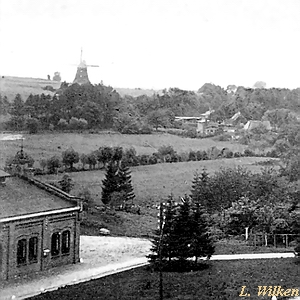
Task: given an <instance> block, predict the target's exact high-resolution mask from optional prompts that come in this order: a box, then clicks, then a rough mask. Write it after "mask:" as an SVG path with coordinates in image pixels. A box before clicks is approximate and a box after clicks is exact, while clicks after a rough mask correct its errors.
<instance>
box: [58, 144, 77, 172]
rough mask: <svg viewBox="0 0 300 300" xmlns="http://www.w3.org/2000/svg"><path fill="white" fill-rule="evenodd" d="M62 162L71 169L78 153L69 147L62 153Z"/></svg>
mask: <svg viewBox="0 0 300 300" xmlns="http://www.w3.org/2000/svg"><path fill="white" fill-rule="evenodd" d="M62 162H63V164H64V165H66V166H69V167H70V169H71V170H72V169H73V165H74V164H76V163H78V162H79V154H78V152H76V151H75V150H74V149H73V148H69V149H67V150H66V151H64V152H63V153H62Z"/></svg>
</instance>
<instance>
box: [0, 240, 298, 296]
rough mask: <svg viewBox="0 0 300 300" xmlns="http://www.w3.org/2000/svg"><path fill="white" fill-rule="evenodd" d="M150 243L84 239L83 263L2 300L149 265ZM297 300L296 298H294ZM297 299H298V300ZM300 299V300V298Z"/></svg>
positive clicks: (8, 290)
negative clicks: (147, 256) (147, 257)
mask: <svg viewBox="0 0 300 300" xmlns="http://www.w3.org/2000/svg"><path fill="white" fill-rule="evenodd" d="M150 247H151V243H150V241H149V240H145V239H137V238H122V237H87V236H82V237H81V253H80V254H81V262H80V263H78V264H75V265H69V266H62V267H59V268H54V269H51V270H49V271H45V272H40V273H38V274H33V275H32V276H30V277H27V278H22V279H15V280H12V281H10V282H9V283H4V284H2V283H1V284H0V300H10V299H26V298H28V297H32V296H35V295H38V294H40V293H44V292H48V291H53V290H56V289H58V288H60V287H63V286H66V285H74V284H78V283H81V282H85V281H89V280H92V279H98V278H101V277H105V276H108V275H112V274H116V273H119V272H123V271H126V270H130V269H133V268H138V267H141V266H144V265H147V264H148V262H147V259H146V257H145V256H146V255H147V254H148V253H150ZM288 257H294V254H293V253H258V254H232V255H213V256H212V257H211V258H210V260H235V259H266V258H288ZM294 299H295V298H294ZM296 299H297V298H296ZM298 299H300V298H298Z"/></svg>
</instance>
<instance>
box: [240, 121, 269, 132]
mask: <svg viewBox="0 0 300 300" xmlns="http://www.w3.org/2000/svg"><path fill="white" fill-rule="evenodd" d="M260 126H264V127H265V128H266V129H268V130H270V129H271V123H270V121H256V120H250V121H248V122H247V123H246V124H245V125H244V129H245V130H252V129H254V128H257V127H260Z"/></svg>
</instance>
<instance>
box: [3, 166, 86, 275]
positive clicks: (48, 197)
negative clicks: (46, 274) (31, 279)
mask: <svg viewBox="0 0 300 300" xmlns="http://www.w3.org/2000/svg"><path fill="white" fill-rule="evenodd" d="M0 206H1V210H0V229H1V231H0V280H7V279H10V278H13V277H16V276H19V275H21V276H22V275H25V274H30V273H33V272H38V271H42V270H47V269H49V268H52V267H55V266H61V265H65V264H71V263H76V262H78V261H79V243H80V236H79V234H80V227H79V225H80V215H81V211H82V208H81V207H82V205H81V201H80V199H78V198H76V197H73V196H71V195H69V194H67V193H64V192H63V191H61V190H60V189H57V188H55V187H52V186H50V185H48V184H45V183H42V182H41V181H39V180H37V179H34V178H32V177H30V176H27V175H25V174H23V175H21V174H19V175H14V176H12V175H10V174H8V173H6V172H3V171H1V170H0Z"/></svg>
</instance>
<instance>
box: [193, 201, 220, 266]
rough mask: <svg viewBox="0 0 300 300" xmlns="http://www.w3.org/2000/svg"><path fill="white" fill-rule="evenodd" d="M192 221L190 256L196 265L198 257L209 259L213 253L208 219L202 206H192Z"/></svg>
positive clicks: (213, 248) (197, 204)
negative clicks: (193, 258) (193, 257)
mask: <svg viewBox="0 0 300 300" xmlns="http://www.w3.org/2000/svg"><path fill="white" fill-rule="evenodd" d="M191 219H192V223H193V224H192V226H191V227H192V231H191V238H192V239H191V247H190V250H191V254H192V256H195V262H196V263H197V261H198V258H199V257H205V256H207V257H211V255H212V254H213V253H214V251H215V247H214V245H213V241H212V238H211V237H210V236H209V232H208V229H209V228H208V225H209V222H208V219H207V213H206V211H205V209H204V208H203V206H201V205H200V204H199V203H196V204H195V205H194V209H193V214H192V216H191Z"/></svg>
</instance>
